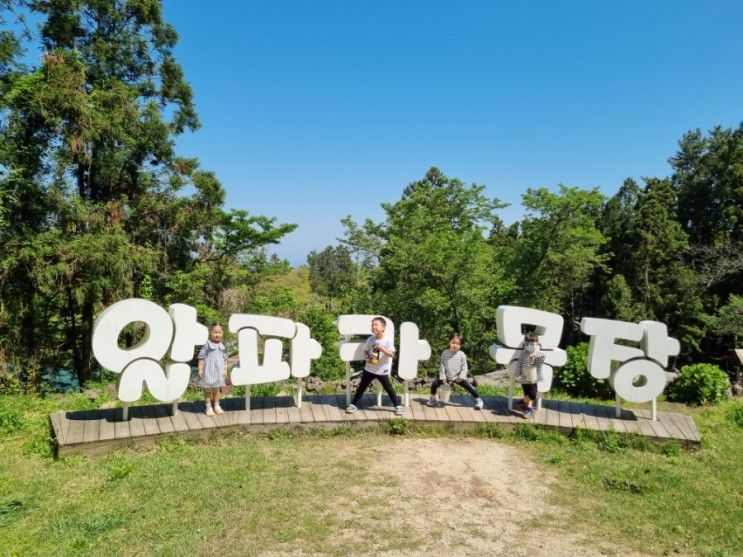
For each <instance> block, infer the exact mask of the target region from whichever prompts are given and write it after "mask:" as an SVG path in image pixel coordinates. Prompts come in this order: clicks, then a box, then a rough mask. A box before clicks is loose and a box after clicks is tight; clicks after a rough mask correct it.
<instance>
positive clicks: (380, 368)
mask: <svg viewBox="0 0 743 557" xmlns="http://www.w3.org/2000/svg"><path fill="white" fill-rule="evenodd" d="M386 327H387V322H386V321H385V320H384V317H375V318H374V319H372V322H371V332H372V336H370V337H369V338H368V339H366V344H365V345H364V360H365V361H366V366H364V372H363V374H362V375H361V382H360V383H359V386H358V388H357V389H356V394H354V395H353V400H352V401H351V404H349V405H348V407H347V408H346V412H348V413H349V414H351V413H353V412H356V410H358V408H357V404H358V403H359V400H361V396H362V395H363V394H364V391H365V390H366V388H367V387H368V386H369V384H370V383H371V382H372V381H373V380H374V379H376V380H377V381H379V382H380V383H381V384H382V387H384V390H385V391H387V395H388V396H389V397H390V400H391V401H392V404H394V405H395V415H396V416H402V413H403V407H402V406H401V405H400V399H399V398H398V396H397V393H395V390H394V389H393V388H392V383H391V382H390V372H391V371H392V358H393V356H394V355H395V345H394V344H393V342H392V340H391V339H389V338H384V330H385V328H386Z"/></svg>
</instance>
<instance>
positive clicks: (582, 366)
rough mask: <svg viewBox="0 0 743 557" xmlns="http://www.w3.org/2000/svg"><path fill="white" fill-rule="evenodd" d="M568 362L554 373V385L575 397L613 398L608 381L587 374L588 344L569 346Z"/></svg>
mask: <svg viewBox="0 0 743 557" xmlns="http://www.w3.org/2000/svg"><path fill="white" fill-rule="evenodd" d="M565 351H566V352H567V353H568V361H567V363H566V364H565V366H564V367H563V368H562V369H559V370H557V372H556V373H555V385H556V386H557V387H558V388H559V389H560V390H563V391H565V392H566V393H568V394H570V395H572V396H577V397H581V396H582V397H590V398H614V391H613V390H612V388H611V385H609V382H608V381H605V380H601V379H596V378H595V377H593V376H592V375H591V374H590V373H589V372H588V343H587V342H581V343H580V344H578V345H577V346H569V347H568V348H567V349H566V350H565Z"/></svg>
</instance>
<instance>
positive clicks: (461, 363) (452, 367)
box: [439, 348, 467, 381]
mask: <svg viewBox="0 0 743 557" xmlns="http://www.w3.org/2000/svg"><path fill="white" fill-rule="evenodd" d="M466 378H467V355H466V354H465V353H464V352H462V351H461V350H457V351H456V352H452V351H451V350H449V349H448V348H447V349H446V350H444V351H443V352H442V353H441V367H440V368H439V379H446V380H447V381H452V380H454V379H466Z"/></svg>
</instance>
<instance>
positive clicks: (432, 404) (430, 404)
mask: <svg viewBox="0 0 743 557" xmlns="http://www.w3.org/2000/svg"><path fill="white" fill-rule="evenodd" d="M437 402H438V399H437V398H436V397H435V396H432V397H431V398H429V399H428V402H426V406H428V407H429V408H436V403H437Z"/></svg>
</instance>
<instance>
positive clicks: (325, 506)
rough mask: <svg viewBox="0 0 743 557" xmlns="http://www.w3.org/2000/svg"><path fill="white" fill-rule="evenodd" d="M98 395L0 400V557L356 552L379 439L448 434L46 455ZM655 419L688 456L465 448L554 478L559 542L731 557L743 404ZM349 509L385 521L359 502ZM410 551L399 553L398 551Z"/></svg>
mask: <svg viewBox="0 0 743 557" xmlns="http://www.w3.org/2000/svg"><path fill="white" fill-rule="evenodd" d="M113 403H114V401H112V400H111V398H110V394H108V393H107V391H106V390H105V389H101V397H100V399H98V400H94V401H90V400H88V399H86V398H85V397H83V396H82V395H52V396H49V397H47V398H37V397H32V396H23V395H13V396H0V547H2V548H3V553H4V554H10V555H13V554H18V555H51V554H54V555H79V554H92V555H104V554H105V555H108V554H123V553H127V554H143V555H152V554H157V555H159V554H166V555H168V554H182V553H184V552H187V553H191V554H209V553H212V552H213V547H214V546H215V543H217V545H218V547H219V548H220V551H224V552H226V553H228V554H240V553H246V552H249V553H251V554H257V553H260V552H262V551H280V548H284V549H286V550H288V548H291V547H296V546H298V545H299V544H301V547H302V548H304V550H305V551H307V552H310V553H311V552H324V553H333V554H338V555H343V554H348V553H350V552H353V551H354V550H355V549H357V547H356V544H355V541H354V538H353V536H350V537H342V538H340V539H337V537H334V535H333V534H334V532H338V531H339V529H344V528H345V529H349V528H351V529H354V528H360V526H359V525H358V524H356V523H349V518H348V513H345V514H344V513H343V512H341V511H342V505H343V500H344V499H343V490H344V489H345V488H346V486H347V485H348V483H349V482H350V481H353V478H354V477H356V476H357V475H358V474H359V471H360V470H362V469H363V466H364V463H365V462H368V459H369V458H373V457H372V456H371V455H372V454H373V450H371V449H373V447H375V446H380V445H383V444H386V443H388V442H389V436H390V435H395V436H402V437H405V436H407V437H413V436H415V437H438V436H445V435H449V436H458V435H462V434H461V433H455V432H453V430H452V429H451V428H448V427H446V426H442V427H430V426H421V425H418V424H415V423H411V422H409V421H407V420H404V419H393V420H391V421H390V422H388V423H386V424H383V425H382V426H380V428H378V429H372V430H370V431H365V430H357V429H354V428H352V427H342V428H338V429H320V430H312V431H311V432H309V433H294V432H289V431H283V430H282V431H274V432H271V433H266V434H249V433H246V432H244V431H230V432H222V433H214V434H211V435H209V436H206V437H199V438H187V439H184V438H180V437H172V438H168V439H166V440H164V441H162V442H160V443H158V444H157V445H155V446H154V447H151V448H148V449H136V448H129V449H125V450H119V451H116V452H113V453H111V454H109V455H107V456H104V457H98V458H89V457H83V456H68V457H63V458H59V459H54V458H53V457H52V452H51V449H50V447H51V445H50V443H49V429H48V414H49V413H50V412H52V411H56V410H60V409H65V410H72V409H86V408H99V407H101V406H102V405H108V404H113ZM662 408H664V409H673V410H675V411H679V410H681V411H684V412H687V413H691V414H693V416H694V419H695V421H696V423H697V425H698V426H699V428H700V430H701V433H702V439H703V443H702V447H701V448H700V449H698V450H684V449H682V448H681V447H679V446H678V445H676V444H666V445H662V446H658V445H656V444H654V443H652V442H650V441H648V440H647V439H645V438H643V437H639V436H628V435H619V434H616V433H613V432H610V433H603V434H602V433H595V432H589V431H579V432H577V433H576V434H575V435H574V436H572V437H571V438H566V437H564V436H562V435H561V434H558V433H556V432H553V431H550V430H547V429H544V428H540V427H535V426H533V425H522V426H520V427H518V428H516V429H514V430H513V431H509V430H507V429H505V428H504V427H502V426H499V425H497V424H484V425H481V426H479V427H478V428H477V429H475V430H473V431H472V432H471V433H470V435H475V436H479V437H481V438H484V439H489V440H491V442H493V443H509V444H513V445H515V446H518V447H519V449H520V450H523V451H525V452H526V453H527V454H530V455H531V456H532V458H533V459H534V460H535V461H536V462H537V464H538V465H539V466H540V467H542V468H543V469H545V470H547V471H551V473H552V474H553V475H556V476H557V478H558V481H557V483H556V484H555V485H554V486H553V489H552V495H551V498H552V499H553V501H552V503H555V504H558V505H560V506H561V507H562V508H563V509H564V512H563V513H562V515H561V516H560V517H558V518H556V519H554V520H555V521H556V522H555V524H556V525H559V527H560V528H561V529H564V530H568V531H574V532H578V533H588V532H593V533H594V534H591V536H590V537H594V538H595V536H597V535H598V536H600V538H601V540H602V541H607V542H611V543H613V544H615V545H616V546H618V547H621V548H625V549H627V550H632V549H634V550H638V551H642V552H650V553H655V554H659V555H660V554H664V553H666V554H673V553H675V552H679V553H681V554H693V555H715V556H722V555H736V554H740V548H741V547H743V537H742V535H741V528H740V524H741V523H743V496H742V495H741V489H740V480H741V478H743V423H742V422H743V420H742V419H741V416H743V410H741V409H742V408H743V402H741V401H729V402H725V403H722V404H719V405H717V406H714V407H702V408H686V407H681V406H679V405H667V404H665V403H664V405H663V406H662ZM362 503H363V505H362V506H363V507H364V508H366V507H369V509H371V510H374V509H378V508H380V507H381V508H384V505H385V504H388V501H383V500H382V501H378V502H375V500H374V499H373V497H372V498H370V499H367V500H364V501H363V502H362ZM376 527H379V528H381V529H382V534H381V535H379V536H375V539H376V538H378V539H381V540H384V539H388V540H389V544H388V545H384V543H386V542H382V543H383V545H382V546H380V547H378V548H376V549H377V550H378V551H380V552H383V551H385V550H386V551H391V552H404V551H405V550H413V549H416V547H415V546H413V545H405V543H404V542H401V539H403V538H401V536H399V535H398V534H399V529H400V527H401V525H400V524H384V523H380V524H375V528H376ZM411 543H412V542H411Z"/></svg>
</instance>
